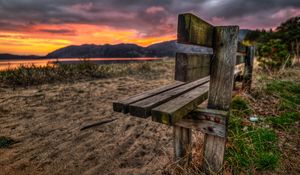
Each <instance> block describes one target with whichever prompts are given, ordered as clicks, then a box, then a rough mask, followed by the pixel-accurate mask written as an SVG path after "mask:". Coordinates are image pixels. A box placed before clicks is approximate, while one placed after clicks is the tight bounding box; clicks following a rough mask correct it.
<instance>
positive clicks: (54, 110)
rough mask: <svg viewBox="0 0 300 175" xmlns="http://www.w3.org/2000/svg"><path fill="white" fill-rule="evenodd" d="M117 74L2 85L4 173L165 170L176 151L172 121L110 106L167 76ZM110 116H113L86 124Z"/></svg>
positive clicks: (0, 162)
mask: <svg viewBox="0 0 300 175" xmlns="http://www.w3.org/2000/svg"><path fill="white" fill-rule="evenodd" d="M172 79H173V77H172V73H171V72H167V73H166V74H165V77H162V78H158V79H154V80H149V79H144V78H135V77H120V78H112V79H102V80H93V81H81V82H77V83H60V84H50V85H43V86H39V87H29V88H18V89H15V90H13V89H9V88H5V89H0V136H7V137H11V138H13V139H15V140H16V141H18V143H16V144H14V145H12V146H11V147H10V148H7V149H0V174H43V175H47V174H51V175H52V174H74V175H76V174H84V175H92V174H100V175H101V174H109V175H113V174H161V173H162V172H163V170H164V169H165V166H166V165H167V164H168V163H169V162H170V159H171V157H170V156H172V151H173V150H172V128H171V127H168V126H164V125H161V124H158V123H154V122H152V121H150V120H149V119H146V120H145V119H138V118H134V117H130V116H129V115H124V114H120V113H116V112H113V110H112V102H113V101H115V100H118V99H123V98H126V97H128V96H130V95H134V94H137V93H140V92H143V91H145V90H148V89H153V88H156V87H160V86H162V85H164V84H169V83H170V82H172V81H173V80H172ZM110 119H116V120H114V121H111V122H108V123H105V124H102V125H100V126H96V127H91V128H88V129H85V130H81V129H82V128H83V127H85V126H87V125H90V124H93V123H97V122H101V121H107V120H110Z"/></svg>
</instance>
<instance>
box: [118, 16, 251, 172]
mask: <svg viewBox="0 0 300 175" xmlns="http://www.w3.org/2000/svg"><path fill="white" fill-rule="evenodd" d="M178 19H179V20H178V42H179V43H184V44H193V45H200V46H205V47H212V48H213V54H201V53H192V54H191V53H177V54H176V65H175V80H177V81H176V82H174V83H173V84H170V85H167V86H163V87H160V88H158V89H155V90H150V91H147V92H144V93H142V94H138V95H135V96H133V97H130V98H128V99H124V100H120V101H117V102H114V103H113V109H114V111H116V112H123V113H125V114H126V113H130V115H132V116H135V117H140V118H148V117H150V116H151V118H152V120H153V121H155V122H159V123H162V124H166V125H170V126H173V127H174V153H175V160H180V161H179V162H180V164H181V165H184V164H187V163H189V162H190V160H191V129H196V130H200V131H202V132H204V133H205V134H206V136H205V143H204V147H205V151H204V158H205V159H206V161H205V162H206V163H205V165H204V168H205V171H206V172H207V173H211V172H219V171H220V170H222V165H223V156H224V149H225V141H226V131H227V121H228V112H229V106H230V102H231V96H232V88H233V83H234V80H235V78H236V77H238V76H241V73H242V71H241V70H237V69H235V66H236V65H240V64H244V63H246V64H244V65H245V68H244V75H242V76H241V77H242V79H243V87H244V88H245V89H250V85H251V74H252V65H253V52H254V50H253V47H245V46H243V45H242V44H238V42H237V38H238V32H239V29H238V27H237V26H227V27H214V26H212V25H211V24H209V23H207V22H205V21H203V20H202V19H200V18H198V17H197V16H195V15H193V14H181V15H179V18H178ZM213 41H214V42H213ZM205 100H208V105H207V108H199V107H198V105H199V104H201V103H203V102H204V101H205Z"/></svg>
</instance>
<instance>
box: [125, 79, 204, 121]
mask: <svg viewBox="0 0 300 175" xmlns="http://www.w3.org/2000/svg"><path fill="white" fill-rule="evenodd" d="M208 81H209V77H204V78H202V79H199V80H197V81H194V82H191V83H188V84H185V85H183V86H179V87H178V88H175V89H171V90H169V91H166V92H163V93H160V94H157V95H155V96H152V97H150V98H146V99H144V100H141V101H138V102H136V103H132V104H130V105H129V112H130V114H131V115H133V116H136V117H143V118H145V117H149V116H150V114H151V109H152V108H155V107H156V106H159V105H161V104H163V103H165V102H167V101H170V100H172V99H174V98H176V97H178V96H180V95H182V94H184V93H185V92H187V91H190V90H192V89H194V88H196V87H198V86H201V85H203V84H205V83H207V82H208Z"/></svg>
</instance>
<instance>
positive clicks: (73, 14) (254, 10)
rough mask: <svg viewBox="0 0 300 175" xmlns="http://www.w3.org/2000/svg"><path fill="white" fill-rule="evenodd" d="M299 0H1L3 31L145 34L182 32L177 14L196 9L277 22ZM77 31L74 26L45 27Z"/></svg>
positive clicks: (237, 20) (215, 19)
mask: <svg viewBox="0 0 300 175" xmlns="http://www.w3.org/2000/svg"><path fill="white" fill-rule="evenodd" d="M299 9H300V1H299V0H248V1H245V0H201V1H200V0H184V1H183V0H121V1H120V0H109V1H107V0H72V1H70V0H59V1H54V0H22V1H20V0H0V31H1V30H2V31H20V30H27V31H30V30H31V28H33V27H35V26H38V25H61V24H87V25H96V26H109V27H113V28H116V29H120V30H121V29H132V30H136V31H138V33H139V34H138V35H140V36H141V37H144V38H146V37H155V36H164V35H170V34H174V33H176V25H177V15H178V14H179V13H183V12H193V13H195V14H197V15H199V16H200V17H201V18H203V19H205V20H208V21H209V22H212V23H213V24H215V25H228V24H234V25H240V26H241V28H247V27H251V28H255V27H257V28H260V27H275V25H278V23H279V21H280V20H285V19H286V18H288V17H291V16H293V15H295V14H298V15H299V11H300V10H299ZM41 32H47V33H53V34H74V33H76V32H74V31H70V29H57V30H54V29H52V28H51V29H49V30H47V29H43V30H41Z"/></svg>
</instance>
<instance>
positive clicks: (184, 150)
mask: <svg viewBox="0 0 300 175" xmlns="http://www.w3.org/2000/svg"><path fill="white" fill-rule="evenodd" d="M173 133H174V135H173V138H174V155H175V157H174V159H175V161H178V163H179V165H180V166H183V167H184V166H186V165H187V164H189V163H190V162H191V159H192V146H191V145H192V130H191V129H188V128H184V127H180V126H174V127H173Z"/></svg>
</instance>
